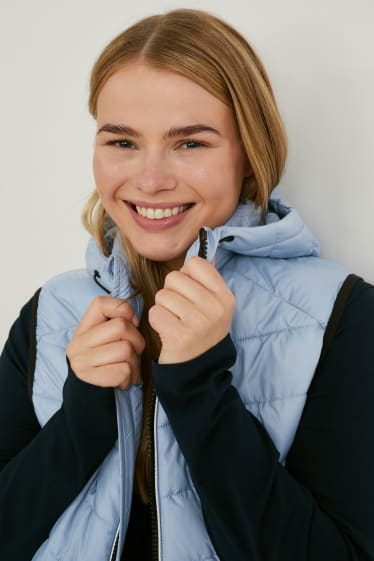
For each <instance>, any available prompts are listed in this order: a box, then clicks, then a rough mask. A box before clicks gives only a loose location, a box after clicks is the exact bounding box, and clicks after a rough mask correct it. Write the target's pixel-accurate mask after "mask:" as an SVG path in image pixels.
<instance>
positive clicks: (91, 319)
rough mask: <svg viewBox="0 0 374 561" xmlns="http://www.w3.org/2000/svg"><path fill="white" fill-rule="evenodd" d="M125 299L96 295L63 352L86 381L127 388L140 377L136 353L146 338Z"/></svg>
mask: <svg viewBox="0 0 374 561" xmlns="http://www.w3.org/2000/svg"><path fill="white" fill-rule="evenodd" d="M138 326H139V319H138V317H137V316H136V314H135V312H134V310H133V309H132V307H131V306H130V304H128V303H127V302H124V301H123V300H119V299H118V298H113V297H112V296H98V297H97V298H95V299H94V300H93V301H92V302H91V304H90V305H89V307H88V308H87V310H86V312H85V314H84V316H83V317H82V319H81V321H80V323H79V325H78V327H77V328H76V330H75V331H74V333H73V337H72V339H71V341H70V343H68V345H67V346H66V354H67V357H68V359H69V362H70V366H71V368H72V370H73V371H74V373H75V375H76V376H77V377H78V378H80V379H81V380H83V381H84V382H88V383H89V384H93V385H95V386H102V387H113V388H120V389H122V390H125V389H127V388H128V387H129V386H130V384H139V383H140V381H141V377H140V367H139V361H138V357H139V356H140V355H141V354H142V352H143V350H144V347H145V342H144V338H143V336H142V335H141V334H140V332H139V331H138V329H137V327H138Z"/></svg>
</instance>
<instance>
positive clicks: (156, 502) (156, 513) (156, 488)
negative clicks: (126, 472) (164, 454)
mask: <svg viewBox="0 0 374 561" xmlns="http://www.w3.org/2000/svg"><path fill="white" fill-rule="evenodd" d="M157 407H158V399H157V398H155V407H154V414H153V443H154V455H153V465H154V478H155V479H154V485H153V489H154V496H155V506H156V512H155V515H156V521H157V546H158V547H157V553H158V555H157V559H158V561H161V541H160V536H161V528H160V517H159V516H158V513H159V496H158V487H157V441H156V438H155V435H156V434H157V431H156V418H157V415H156V413H157Z"/></svg>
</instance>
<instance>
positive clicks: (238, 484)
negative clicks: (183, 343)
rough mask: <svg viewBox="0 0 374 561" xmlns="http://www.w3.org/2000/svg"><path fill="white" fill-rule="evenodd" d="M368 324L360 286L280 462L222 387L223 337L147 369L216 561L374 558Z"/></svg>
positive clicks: (367, 301)
mask: <svg viewBox="0 0 374 561" xmlns="http://www.w3.org/2000/svg"><path fill="white" fill-rule="evenodd" d="M373 327H374V288H373V287H369V286H368V285H365V284H364V283H358V285H357V286H356V288H355V289H354V291H353V293H352V295H351V298H350V300H349V302H348V304H347V309H346V311H345V314H344V316H343V318H342V320H341V324H340V329H339V331H338V333H337V334H336V337H335V339H334V341H333V344H332V345H331V347H330V350H329V352H328V354H327V355H326V356H325V358H324V360H323V362H321V363H320V364H319V366H318V369H317V371H316V373H315V377H314V380H313V383H312V385H311V388H310V391H309V395H308V399H307V403H306V406H305V410H304V413H303V416H302V419H301V422H300V425H299V428H298V431H297V434H296V437H295V440H294V443H293V446H292V449H291V451H290V453H289V456H288V460H287V466H286V468H284V467H283V466H282V465H280V464H279V463H278V452H277V450H276V449H275V446H274V445H273V443H272V441H271V439H270V438H269V436H268V434H267V433H266V431H265V429H264V427H263V426H262V425H261V424H260V423H259V422H258V421H257V419H256V418H255V417H254V416H253V415H252V414H251V413H249V412H248V411H247V410H246V409H245V407H244V405H243V403H242V401H241V399H240V396H239V395H238V393H237V391H236V390H235V388H234V387H233V386H232V385H231V374H230V372H229V371H228V368H230V366H231V365H232V364H233V362H234V361H235V349H234V347H233V344H232V342H231V339H230V338H229V336H227V337H226V338H225V339H223V340H222V341H221V342H219V343H218V344H217V345H216V346H215V347H213V348H211V349H209V350H208V351H207V352H205V353H204V354H202V355H200V356H198V357H196V358H194V359H193V360H190V361H186V362H185V363H182V364H178V365H172V364H155V365H154V376H155V386H156V391H157V394H158V396H159V399H160V401H161V403H162V405H163V407H164V408H165V410H166V413H167V415H168V417H169V420H170V422H171V425H172V427H173V430H174V432H175V435H176V438H177V440H178V442H179V445H180V447H181V450H182V452H183V454H184V456H185V458H186V460H187V463H188V465H189V468H190V472H191V476H192V479H193V482H194V485H195V487H196V489H197V491H198V493H199V496H200V499H201V504H202V509H203V513H204V517H205V522H206V526H207V529H208V532H209V534H210V537H211V539H212V542H213V544H214V546H215V548H216V550H217V553H218V555H219V556H220V559H222V561H244V560H248V559H251V560H253V561H270V560H271V561H281V560H287V561H288V560H297V561H307V560H308V561H335V560H338V561H348V560H350V561H359V560H360V561H361V560H365V561H369V560H373V559H374V483H373V476H372V473H374V450H373V446H372V440H373V438H372V432H371V431H372V427H373V425H374V408H373V407H372V403H373V398H374V375H373V369H374V367H373V356H372V333H373ZM191 435H193V438H191Z"/></svg>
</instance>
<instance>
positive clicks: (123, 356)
mask: <svg viewBox="0 0 374 561" xmlns="http://www.w3.org/2000/svg"><path fill="white" fill-rule="evenodd" d="M137 360H138V356H137V354H136V353H135V351H134V348H133V347H132V345H131V344H130V343H129V342H128V341H116V342H115V343H108V344H107V345H101V346H100V347H96V348H95V349H89V350H87V352H84V353H81V354H80V355H79V356H76V357H72V359H71V361H70V362H71V365H72V368H73V370H74V368H77V370H78V369H79V370H80V371H84V370H86V369H87V368H97V367H100V366H105V365H106V364H116V363H120V362H129V363H135V362H136V361H137Z"/></svg>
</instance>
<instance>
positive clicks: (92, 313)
mask: <svg viewBox="0 0 374 561" xmlns="http://www.w3.org/2000/svg"><path fill="white" fill-rule="evenodd" d="M117 317H123V318H125V319H127V320H129V321H131V322H132V323H133V324H134V325H135V326H136V327H137V326H138V325H139V319H138V317H137V316H136V314H135V312H134V310H133V308H132V307H131V305H130V304H129V303H128V302H125V301H124V300H120V299H119V298H113V296H98V297H97V298H95V299H94V300H93V301H92V302H91V304H90V305H89V307H88V308H87V310H86V312H85V313H84V315H83V317H82V319H81V321H80V323H79V325H78V327H77V329H76V330H75V333H78V334H81V333H84V332H85V331H87V330H88V329H90V328H91V327H93V326H95V325H99V324H100V323H103V322H105V321H106V320H108V319H113V318H117Z"/></svg>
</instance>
